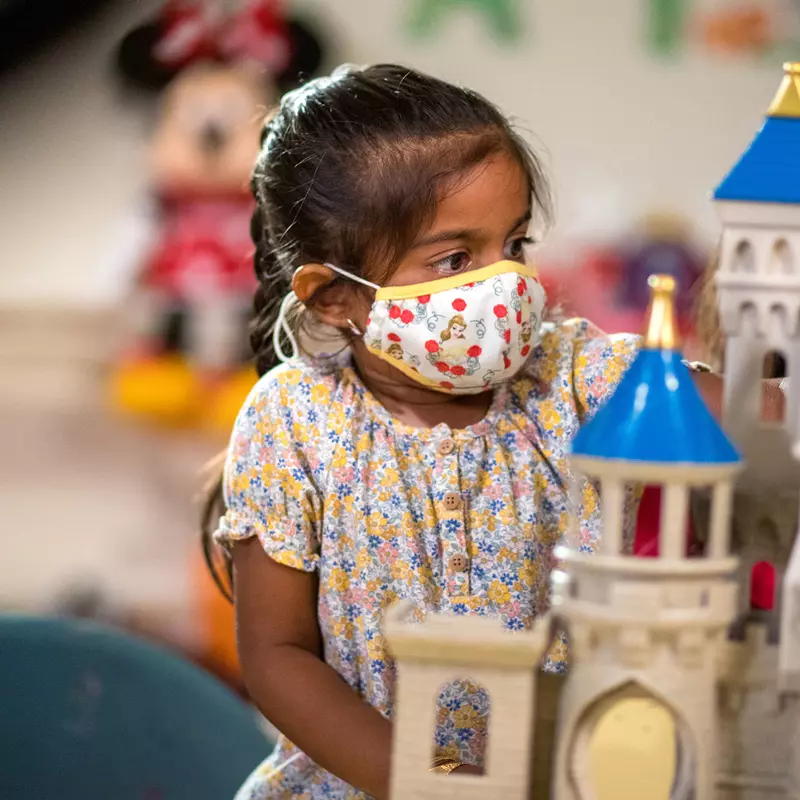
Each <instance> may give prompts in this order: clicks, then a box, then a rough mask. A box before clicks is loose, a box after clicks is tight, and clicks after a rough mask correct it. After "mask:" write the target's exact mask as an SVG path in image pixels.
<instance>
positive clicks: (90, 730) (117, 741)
mask: <svg viewBox="0 0 800 800" xmlns="http://www.w3.org/2000/svg"><path fill="white" fill-rule="evenodd" d="M272 746H273V743H272V742H270V741H269V740H268V739H267V737H266V736H265V734H264V732H263V731H262V729H261V727H260V725H259V722H258V718H257V715H256V712H255V711H254V710H253V709H252V708H250V707H249V706H248V705H246V704H245V703H243V702H242V701H241V700H240V699H239V698H238V697H236V696H235V695H234V694H233V693H232V692H230V691H229V690H228V689H227V687H225V686H224V685H223V684H221V683H220V682H219V681H217V680H216V679H215V678H212V677H211V676H210V675H208V674H206V673H205V672H203V671H202V670H200V669H198V668H197V667H195V666H194V665H192V664H190V663H188V662H186V661H183V660H182V659H180V658H178V657H176V656H175V655H173V654H171V653H170V652H168V651H167V650H164V649H162V648H160V647H155V646H153V645H151V644H148V643H146V642H144V641H140V640H138V639H135V638H133V637H130V636H127V635H124V634H122V633H120V632H118V631H115V630H113V629H110V628H105V627H102V626H99V625H96V624H92V623H86V622H80V621H70V620H56V619H32V618H21V617H15V616H3V615H0V798H2V800H230V798H232V797H233V795H234V794H235V793H236V790H237V788H238V787H239V785H240V784H241V783H242V782H243V781H244V779H245V778H246V777H247V775H248V773H249V772H251V770H252V769H253V768H254V767H255V766H256V765H257V764H258V763H259V762H260V761H261V760H263V759H264V758H265V757H266V756H267V755H268V754H269V752H270V750H271V748H272Z"/></svg>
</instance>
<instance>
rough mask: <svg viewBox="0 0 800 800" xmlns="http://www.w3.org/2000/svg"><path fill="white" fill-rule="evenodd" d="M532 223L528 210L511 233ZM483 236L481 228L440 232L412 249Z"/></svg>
mask: <svg viewBox="0 0 800 800" xmlns="http://www.w3.org/2000/svg"><path fill="white" fill-rule="evenodd" d="M530 221H531V210H530V209H528V210H527V211H526V212H525V213H524V214H523V215H522V216H521V217H520V218H519V219H518V220H517V221H516V222H515V223H514V224H513V225H512V226H511V228H510V229H509V233H513V232H514V231H515V230H516V229H517V228H519V226H520V225H523V224H524V223H526V222H530ZM482 235H483V231H482V230H481V229H480V228H462V229H461V230H452V231H440V232H439V233H434V234H432V235H431V236H425V237H424V238H422V239H417V241H415V242H414V244H413V245H411V247H412V249H415V248H418V247H427V246H429V245H432V244H440V243H441V242H453V241H456V240H459V239H479V238H481V236H482Z"/></svg>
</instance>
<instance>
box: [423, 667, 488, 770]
mask: <svg viewBox="0 0 800 800" xmlns="http://www.w3.org/2000/svg"><path fill="white" fill-rule="evenodd" d="M491 711H492V701H491V698H490V697H489V692H488V691H486V689H485V688H484V687H483V686H481V685H480V684H479V683H476V682H475V681H474V680H471V679H469V678H463V679H460V680H455V681H452V682H451V683H447V684H445V685H444V686H443V687H442V689H441V690H440V692H439V696H438V698H437V701H436V711H435V713H436V734H435V739H434V742H433V753H432V758H436V757H437V756H440V755H443V754H444V755H447V756H450V755H451V754H453V753H454V751H456V750H457V749H458V748H463V749H464V750H469V752H470V756H471V758H472V759H474V758H475V757H478V758H480V760H481V761H482V762H483V763H484V764H486V763H487V760H488V759H487V756H488V743H489V723H490V717H491ZM455 757H457V753H456V754H455ZM467 777H469V776H467ZM475 777H477V776H475Z"/></svg>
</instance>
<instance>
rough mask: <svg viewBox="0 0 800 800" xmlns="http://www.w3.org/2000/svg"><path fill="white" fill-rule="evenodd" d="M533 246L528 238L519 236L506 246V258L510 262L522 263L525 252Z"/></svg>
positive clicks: (531, 240)
mask: <svg viewBox="0 0 800 800" xmlns="http://www.w3.org/2000/svg"><path fill="white" fill-rule="evenodd" d="M533 244H535V242H534V240H533V239H532V238H531V237H530V236H520V237H519V238H517V239H514V240H512V241H510V242H509V243H508V244H507V245H506V258H509V259H511V260H512V261H522V262H523V263H524V262H525V257H526V255H527V250H528V248H529V247H531V246H532V245H533Z"/></svg>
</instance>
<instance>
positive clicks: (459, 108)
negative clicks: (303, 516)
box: [203, 64, 551, 587]
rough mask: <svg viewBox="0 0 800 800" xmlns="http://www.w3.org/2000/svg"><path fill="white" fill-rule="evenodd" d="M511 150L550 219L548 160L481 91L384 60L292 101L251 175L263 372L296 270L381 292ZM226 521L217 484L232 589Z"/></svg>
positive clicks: (325, 81)
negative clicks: (459, 195)
mask: <svg viewBox="0 0 800 800" xmlns="http://www.w3.org/2000/svg"><path fill="white" fill-rule="evenodd" d="M500 153H506V154H508V155H510V156H511V157H512V158H513V159H515V160H516V161H517V162H518V163H519V165H520V167H521V168H522V169H523V170H524V171H525V174H526V175H527V178H528V185H529V187H530V192H531V198H532V203H533V209H532V211H533V215H534V218H536V219H537V220H538V221H541V222H545V223H546V222H549V220H550V213H551V204H550V193H549V186H548V182H547V178H546V176H545V173H544V170H543V168H542V166H541V163H540V161H539V159H538V157H537V156H536V155H535V153H534V152H533V150H532V149H531V148H530V147H529V146H528V145H527V144H526V142H525V141H524V140H523V139H522V137H521V136H520V135H519V134H518V133H517V132H516V131H515V130H514V128H513V127H512V125H511V123H510V122H509V120H508V119H507V118H506V117H505V116H504V115H503V114H502V113H501V112H500V111H499V110H498V108H497V107H496V106H494V105H492V103H490V102H489V101H487V100H486V99H485V98H483V97H482V96H481V95H479V94H477V93H476V92H473V91H470V90H469V89H463V88H461V87H458V86H454V85H453V84H450V83H446V82H445V81H441V80H438V79H436V78H432V77H430V76H428V75H424V74H422V73H419V72H416V71H414V70H411V69H407V68H405V67H400V66H396V65H393V64H385V65H378V66H373V67H367V68H365V69H356V68H349V67H345V68H340V69H339V70H337V71H336V72H334V73H333V75H331V76H330V77H327V78H318V79H316V80H314V81H311V82H310V83H307V84H306V85H304V86H302V87H301V88H300V89H297V90H295V91H294V92H290V93H289V94H287V95H286V96H285V97H284V98H283V100H282V101H281V104H280V107H279V108H278V109H277V110H276V111H275V113H274V114H273V115H272V116H271V117H270V118H269V119H268V121H267V123H266V125H265V127H264V130H263V134H262V147H261V153H260V155H259V157H258V160H257V162H256V165H255V169H254V172H253V179H252V190H253V194H254V196H255V199H256V203H257V208H256V212H255V214H254V215H253V220H252V225H251V234H252V236H253V241H254V242H255V245H256V255H255V271H256V275H257V277H258V281H259V286H258V289H257V291H256V296H255V318H254V322H253V326H252V329H251V336H250V342H251V346H252V349H253V353H254V355H255V360H256V366H257V369H258V373H259V375H263V374H264V373H265V372H267V371H268V370H269V369H271V368H272V367H273V366H274V365H275V362H276V357H275V353H274V351H273V346H272V331H273V328H274V326H275V321H276V317H277V314H278V309H279V307H280V304H281V302H282V300H283V298H284V297H285V296H286V295H287V293H288V292H289V291H290V288H291V280H292V275H293V273H294V271H295V270H296V269H297V267H299V266H300V265H302V264H305V263H312V262H314V263H324V262H330V263H333V264H337V265H338V266H341V267H346V268H347V270H348V271H350V272H351V273H353V274H355V275H358V276H361V277H363V278H365V279H368V280H370V281H372V282H373V283H377V284H381V283H382V282H384V281H385V279H386V277H387V276H388V275H390V274H391V272H392V270H393V268H394V267H395V266H396V264H397V263H398V262H399V260H400V259H401V258H402V256H403V254H404V253H405V251H406V250H407V249H408V247H409V246H410V245H411V243H412V241H413V240H414V238H415V237H416V236H417V234H418V233H419V231H420V229H421V228H423V227H424V226H425V225H426V224H428V223H429V222H430V221H431V220H432V219H433V217H434V216H435V213H436V206H437V203H438V202H439V201H440V200H441V198H442V196H443V194H445V193H446V192H447V191H448V190H452V189H453V188H454V187H455V186H456V185H457V184H458V182H459V181H460V180H462V179H463V178H464V176H465V175H466V173H467V171H469V170H470V169H471V168H472V167H475V166H477V165H479V164H480V163H482V162H484V161H486V160H487V159H489V158H491V157H492V156H494V155H497V154H500ZM348 285H349V286H350V287H352V291H359V290H360V288H359V287H357V286H356V285H354V284H352V283H349V284H348ZM293 327H296V328H297V332H298V333H299V334H300V335H299V336H297V337H296V338H297V339H298V340H299V341H301V342H302V340H303V339H304V338H306V339H308V338H314V337H316V336H318V335H319V333H320V332H319V330H318V328H319V326H318V325H316V324H315V318H314V315H313V312H312V313H309V312H308V311H307V310H301V313H300V314H299V315H298V316H297V317H296V318H295V319H294V320H293ZM315 328H316V329H315ZM222 513H224V497H223V492H222V485H221V480H217V481H216V482H215V484H214V486H213V489H212V491H211V492H210V493H209V495H208V499H207V501H206V503H205V505H204V509H203V542H204V551H205V553H206V558H207V560H208V563H209V567H210V568H211V569H212V572H213V573H214V575H215V578H217V582H218V583H219V584H220V585H221V586H223V587H224V586H225V585H229V584H225V583H224V582H223V581H221V580H220V579H219V570H218V569H216V568H215V566H216V564H217V562H218V559H219V556H218V555H217V556H215V554H214V551H213V549H212V545H211V538H210V537H211V532H212V531H213V529H214V528H216V523H217V520H218V519H219V516H220V515H221V514H222Z"/></svg>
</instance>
